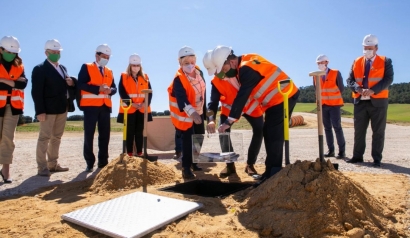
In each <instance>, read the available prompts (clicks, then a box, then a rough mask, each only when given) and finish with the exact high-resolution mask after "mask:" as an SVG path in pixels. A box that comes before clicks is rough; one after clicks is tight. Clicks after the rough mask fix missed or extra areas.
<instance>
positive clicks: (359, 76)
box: [352, 55, 389, 98]
mask: <svg viewBox="0 0 410 238" xmlns="http://www.w3.org/2000/svg"><path fill="white" fill-rule="evenodd" d="M385 60H386V57H385V56H379V55H376V57H375V59H374V62H373V65H372V67H371V68H370V72H369V76H368V86H369V89H371V88H372V87H373V86H374V85H376V84H377V83H378V82H379V81H380V80H382V79H383V77H384V63H385ZM365 64H366V58H365V57H364V56H361V57H359V58H357V59H356V60H355V61H354V63H353V74H354V78H355V80H356V83H357V84H358V85H359V86H360V87H363V78H364V67H365ZM352 97H353V98H358V97H360V93H355V92H352ZM370 97H372V98H389V90H388V89H387V88H386V89H384V90H382V91H380V92H379V93H378V94H373V95H371V96H370Z"/></svg>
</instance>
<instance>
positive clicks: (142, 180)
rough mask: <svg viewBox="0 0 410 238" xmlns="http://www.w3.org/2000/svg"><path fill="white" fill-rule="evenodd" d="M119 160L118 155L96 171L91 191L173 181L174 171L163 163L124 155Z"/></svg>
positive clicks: (131, 187)
mask: <svg viewBox="0 0 410 238" xmlns="http://www.w3.org/2000/svg"><path fill="white" fill-rule="evenodd" d="M119 160H120V158H119V157H118V158H116V159H114V160H112V161H111V162H110V163H109V164H108V165H107V166H105V167H104V168H103V169H102V170H101V171H100V172H99V173H98V175H97V176H96V178H95V179H94V182H93V184H92V185H91V188H90V189H91V190H92V191H94V192H96V193H100V192H104V191H112V190H119V189H133V188H138V187H141V186H147V185H159V184H168V183H172V182H174V181H175V172H174V171H173V170H172V169H171V168H168V167H167V166H166V165H164V164H161V163H158V162H150V161H148V160H146V159H143V158H139V157H132V156H125V157H124V159H123V163H119Z"/></svg>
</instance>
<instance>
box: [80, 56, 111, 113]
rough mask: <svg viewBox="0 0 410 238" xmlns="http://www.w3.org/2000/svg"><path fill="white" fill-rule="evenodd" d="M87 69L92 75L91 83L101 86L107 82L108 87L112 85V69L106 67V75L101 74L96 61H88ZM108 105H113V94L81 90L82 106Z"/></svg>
mask: <svg viewBox="0 0 410 238" xmlns="http://www.w3.org/2000/svg"><path fill="white" fill-rule="evenodd" d="M86 65H87V70H88V74H89V75H90V82H88V84H89V85H94V86H100V85H102V84H104V83H105V84H107V86H108V87H110V86H111V84H112V81H113V78H114V77H113V75H112V71H111V69H109V68H107V67H104V77H103V76H102V75H101V72H100V70H99V68H98V67H97V65H96V64H95V63H88V64H86ZM104 104H105V105H106V106H107V107H111V106H112V105H111V96H110V95H107V94H104V93H99V94H98V95H95V94H94V93H90V92H87V91H84V90H81V100H80V106H81V107H100V106H102V105H104Z"/></svg>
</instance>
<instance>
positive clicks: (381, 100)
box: [347, 34, 394, 167]
mask: <svg viewBox="0 0 410 238" xmlns="http://www.w3.org/2000/svg"><path fill="white" fill-rule="evenodd" d="M377 49H378V39H377V37H376V36H375V35H371V34H370V35H366V36H365V37H364V39H363V54H364V56H361V57H358V58H357V59H356V60H355V61H354V62H353V66H352V69H351V71H350V74H349V78H348V79H347V85H348V87H349V88H350V89H351V90H352V97H353V103H354V112H353V114H354V147H353V157H352V158H351V159H350V160H348V161H347V162H348V163H361V162H363V154H364V151H365V148H366V131H367V127H368V126H369V121H371V127H372V131H373V136H372V157H373V165H374V166H375V167H380V162H381V160H382V152H383V147H384V132H385V129H386V119H387V107H388V103H389V98H388V96H389V90H388V87H389V86H390V85H391V84H392V82H393V76H394V72H393V65H392V61H391V59H389V58H387V57H385V56H379V55H377V54H376V52H377Z"/></svg>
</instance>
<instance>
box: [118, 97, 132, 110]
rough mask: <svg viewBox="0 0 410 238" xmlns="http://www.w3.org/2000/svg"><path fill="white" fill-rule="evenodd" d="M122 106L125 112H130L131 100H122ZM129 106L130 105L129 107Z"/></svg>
mask: <svg viewBox="0 0 410 238" xmlns="http://www.w3.org/2000/svg"><path fill="white" fill-rule="evenodd" d="M120 104H121V108H122V109H123V110H124V111H128V110H129V109H130V108H131V107H132V102H131V99H121V102H120ZM128 104H129V105H128Z"/></svg>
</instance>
